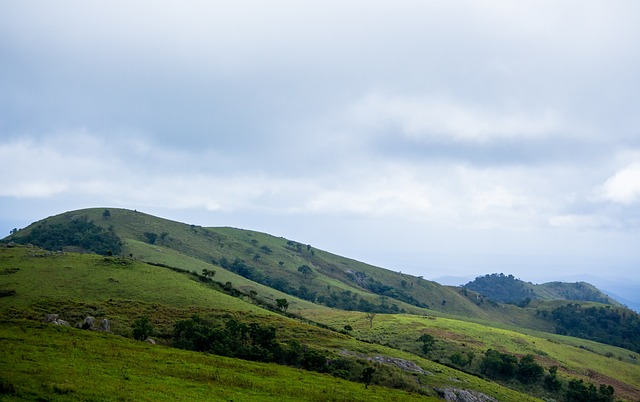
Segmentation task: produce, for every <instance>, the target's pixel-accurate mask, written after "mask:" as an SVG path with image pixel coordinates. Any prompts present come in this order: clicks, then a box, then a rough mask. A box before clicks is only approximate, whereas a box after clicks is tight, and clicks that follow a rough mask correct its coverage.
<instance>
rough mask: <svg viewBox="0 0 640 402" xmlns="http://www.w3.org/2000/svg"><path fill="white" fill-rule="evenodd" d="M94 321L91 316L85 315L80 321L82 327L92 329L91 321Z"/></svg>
mask: <svg viewBox="0 0 640 402" xmlns="http://www.w3.org/2000/svg"><path fill="white" fill-rule="evenodd" d="M95 321H96V319H95V318H93V317H86V318H85V319H84V322H83V323H82V326H81V328H82V329H93V323H94V322H95Z"/></svg>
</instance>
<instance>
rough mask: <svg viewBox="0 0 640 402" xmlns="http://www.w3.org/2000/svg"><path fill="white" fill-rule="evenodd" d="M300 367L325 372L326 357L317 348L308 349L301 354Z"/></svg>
mask: <svg viewBox="0 0 640 402" xmlns="http://www.w3.org/2000/svg"><path fill="white" fill-rule="evenodd" d="M301 363H302V368H304V369H305V370H311V371H318V372H321V373H322V372H325V371H326V370H327V357H326V356H325V355H324V354H322V353H321V352H319V351H317V350H308V351H306V352H304V354H303V356H302V362H301Z"/></svg>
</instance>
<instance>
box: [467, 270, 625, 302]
mask: <svg viewBox="0 0 640 402" xmlns="http://www.w3.org/2000/svg"><path fill="white" fill-rule="evenodd" d="M464 287H465V288H466V289H469V290H473V291H475V292H478V293H480V294H482V295H484V296H486V297H487V298H488V299H489V300H492V301H495V302H499V303H511V304H519V305H524V304H527V303H529V302H530V301H532V300H575V301H593V302H598V303H603V304H610V305H612V306H616V307H622V305H621V304H620V303H619V302H617V301H616V300H614V299H612V298H610V297H609V296H607V295H606V294H604V293H603V292H601V291H600V290H598V288H596V287H595V286H593V285H591V284H589V283H586V282H575V283H566V282H548V283H542V284H533V283H531V282H525V281H523V280H520V279H517V278H515V277H514V276H513V275H504V274H488V275H485V276H479V277H477V278H476V279H474V280H473V281H471V282H469V283H467V284H466V285H464Z"/></svg>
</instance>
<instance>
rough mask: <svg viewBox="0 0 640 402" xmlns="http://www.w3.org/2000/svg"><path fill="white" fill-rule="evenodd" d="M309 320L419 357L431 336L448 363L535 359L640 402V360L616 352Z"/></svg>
mask: <svg viewBox="0 0 640 402" xmlns="http://www.w3.org/2000/svg"><path fill="white" fill-rule="evenodd" d="M306 315H307V316H309V318H311V319H315V320H319V321H322V322H324V323H326V324H328V325H331V326H334V327H337V328H340V327H343V326H344V325H350V326H351V327H352V328H353V331H352V333H353V335H354V336H355V337H357V338H360V339H366V340H370V341H373V342H377V343H380V344H388V345H391V346H393V347H394V348H398V349H402V350H408V351H411V352H413V353H416V354H418V353H419V352H420V344H419V343H418V342H417V341H416V339H417V338H418V337H419V336H420V334H422V333H429V334H431V335H433V336H434V337H435V338H436V345H435V350H434V351H433V352H432V353H431V354H430V355H429V357H431V358H438V359H439V360H442V361H445V362H446V361H448V358H449V357H450V356H451V355H452V354H453V353H455V352H460V353H468V352H469V351H473V352H474V353H475V355H476V356H481V355H482V353H484V351H486V350H487V349H496V350H500V351H502V352H505V353H510V354H514V355H517V356H522V355H526V354H533V355H534V356H536V359H537V360H538V361H539V362H540V364H542V365H543V366H545V367H547V368H549V367H551V366H554V365H557V366H559V368H560V370H559V373H560V374H561V375H565V376H570V377H576V378H582V379H584V380H585V381H592V382H599V383H602V384H610V385H613V386H614V387H615V388H616V389H618V391H619V393H620V395H621V396H622V395H623V396H624V397H626V398H628V399H629V400H638V399H640V364H638V363H639V362H640V355H638V354H637V353H634V352H631V351H629V350H626V349H622V348H618V347H615V346H610V345H604V344H601V343H597V342H592V341H588V340H584V339H578V338H572V337H567V336H561V335H556V334H549V333H535V332H533V331H528V332H530V334H524V333H521V332H516V331H512V330H508V329H502V328H494V327H489V326H486V325H481V324H477V323H473V322H467V321H461V320H454V319H449V318H443V317H421V316H416V315H406V314H379V315H377V316H376V317H375V318H374V320H373V326H372V327H371V328H370V327H369V322H368V321H367V319H366V318H365V315H364V314H363V313H358V312H347V311H337V310H333V311H320V310H317V311H308V312H306Z"/></svg>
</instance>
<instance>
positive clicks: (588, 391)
mask: <svg viewBox="0 0 640 402" xmlns="http://www.w3.org/2000/svg"><path fill="white" fill-rule="evenodd" d="M614 393H615V392H614V389H613V387H612V386H611V385H604V384H601V385H600V388H596V386H595V385H593V384H592V383H585V382H584V381H582V380H576V379H573V380H570V381H569V384H567V392H566V400H567V402H613V400H614V398H613V395H614Z"/></svg>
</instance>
